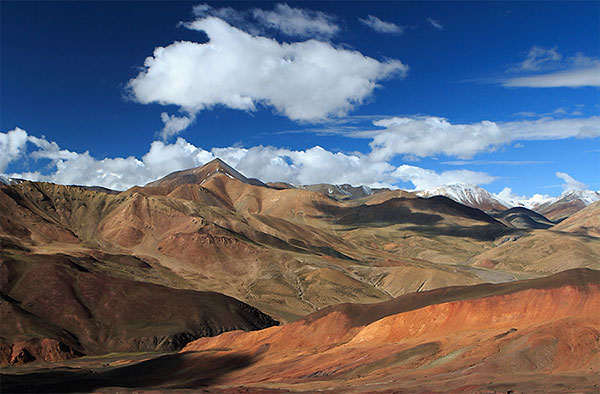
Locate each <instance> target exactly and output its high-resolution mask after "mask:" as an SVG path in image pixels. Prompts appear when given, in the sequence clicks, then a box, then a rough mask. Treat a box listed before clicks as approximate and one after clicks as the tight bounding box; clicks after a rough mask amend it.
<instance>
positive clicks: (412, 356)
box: [2, 269, 600, 393]
mask: <svg viewBox="0 0 600 394" xmlns="http://www.w3.org/2000/svg"><path fill="white" fill-rule="evenodd" d="M599 279H600V272H598V271H592V270H585V269H579V270H571V271H565V272H562V273H560V274H557V275H553V276H550V277H545V278H539V279H534V280H526V281H518V282H512V283H503V284H496V285H492V284H481V285H476V286H459V287H450V288H444V289H438V290H432V291H426V292H417V293H411V294H406V295H404V296H401V297H398V298H395V299H393V300H389V301H386V302H383V303H377V304H370V305H365V304H342V305H336V306H332V307H330V308H326V309H323V310H321V311H319V312H316V313H313V314H310V315H308V316H306V317H304V318H302V319H300V320H298V321H295V322H292V323H289V324H286V325H284V326H279V327H270V328H267V329H264V330H260V331H252V332H243V331H233V332H227V333H224V334H221V335H219V336H216V337H212V338H201V339H198V340H196V341H194V342H191V343H189V344H188V345H187V346H186V347H185V348H184V349H183V350H182V351H181V352H180V353H179V354H170V355H165V356H161V357H154V358H152V359H150V360H143V361H137V362H134V363H129V364H125V365H117V366H114V367H103V368H100V367H96V368H93V369H85V368H81V367H80V368H69V369H68V370H67V372H65V370H62V371H61V370H57V371H52V370H48V369H44V370H39V371H37V372H36V373H30V374H27V375H22V374H16V373H5V374H3V375H2V384H3V389H4V390H6V391H8V392H21V391H25V390H27V391H30V392H56V391H65V390H66V391H69V392H90V391H105V390H113V391H115V390H116V391H124V390H131V391H133V390H139V389H141V388H144V389H146V390H156V389H158V390H160V391H170V390H175V391H181V390H182V389H184V390H185V389H187V390H204V391H210V392H223V393H225V392H227V393H234V392H289V391H294V392H320V391H324V390H326V391H329V392H349V393H372V392H375V391H376V392H382V393H391V392H410V393H414V392H439V391H440V388H442V390H443V391H444V392H477V393H480V392H481V393H483V392H494V393H510V392H515V393H519V392H522V393H529V392H536V393H537V392H539V393H542V392H543V393H550V392H564V388H565V387H569V389H568V390H569V391H574V392H594V391H595V385H597V382H598V374H599V373H600V363H599V361H600V360H599V358H598V343H597V340H598V329H597V327H598V325H599V324H600V317H599V316H598V313H597V311H598V309H599V308H600V280H599ZM557 389H558V390H557Z"/></svg>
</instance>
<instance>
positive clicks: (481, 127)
mask: <svg viewBox="0 0 600 394" xmlns="http://www.w3.org/2000/svg"><path fill="white" fill-rule="evenodd" d="M373 124H374V125H376V126H379V127H382V128H384V130H378V131H371V132H366V133H363V134H362V135H363V136H365V137H369V138H372V139H373V140H372V141H371V143H370V145H371V148H372V152H371V155H372V156H373V158H374V159H376V160H388V159H390V158H392V157H394V156H396V155H398V154H402V155H411V156H417V157H426V156H434V155H438V154H444V155H447V156H457V157H460V158H470V157H472V156H473V155H475V154H476V153H479V152H482V151H486V150H492V149H493V148H494V147H497V146H499V145H502V144H505V143H507V142H508V141H509V140H510V138H509V136H507V135H506V134H505V133H503V132H502V130H501V129H500V127H499V126H498V125H497V124H496V123H494V122H489V121H483V122H479V123H473V124H452V123H450V122H449V121H448V120H447V119H444V118H439V117H434V116H428V117H416V118H405V117H394V118H388V119H382V120H377V121H375V122H373ZM358 135H361V134H358Z"/></svg>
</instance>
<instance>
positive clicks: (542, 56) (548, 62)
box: [511, 46, 562, 71]
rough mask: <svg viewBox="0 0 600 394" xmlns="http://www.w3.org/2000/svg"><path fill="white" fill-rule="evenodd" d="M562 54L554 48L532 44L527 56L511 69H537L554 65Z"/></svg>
mask: <svg viewBox="0 0 600 394" xmlns="http://www.w3.org/2000/svg"><path fill="white" fill-rule="evenodd" d="M560 59H562V55H561V54H560V53H558V52H557V51H556V48H551V49H545V48H542V47H538V46H533V47H531V49H529V52H528V53H527V57H526V58H525V60H523V61H522V62H521V63H520V64H519V65H518V66H517V67H515V68H513V69H511V70H512V71H538V70H541V69H544V68H547V67H552V66H556V65H557V63H558V61H560Z"/></svg>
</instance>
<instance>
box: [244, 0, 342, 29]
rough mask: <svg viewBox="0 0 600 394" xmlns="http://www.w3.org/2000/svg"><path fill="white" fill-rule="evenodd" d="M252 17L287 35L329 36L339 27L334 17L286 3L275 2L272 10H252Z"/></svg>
mask: <svg viewBox="0 0 600 394" xmlns="http://www.w3.org/2000/svg"><path fill="white" fill-rule="evenodd" d="M253 15H254V17H255V18H256V19H257V20H258V21H259V22H261V23H262V24H263V25H265V26H267V27H270V28H273V29H277V30H279V31H281V32H282V33H284V34H286V35H288V36H295V37H313V36H317V37H319V36H324V37H331V36H333V35H335V34H336V33H337V32H338V31H339V30H340V28H339V27H338V26H337V24H336V23H335V18H334V17H333V16H331V15H329V14H326V13H324V12H321V11H314V10H308V9H301V8H293V7H290V6H289V5H287V4H285V3H284V4H281V3H280V4H277V5H275V8H274V9H273V10H272V11H265V10H262V9H254V10H253Z"/></svg>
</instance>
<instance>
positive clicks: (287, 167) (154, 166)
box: [0, 128, 586, 198]
mask: <svg viewBox="0 0 600 394" xmlns="http://www.w3.org/2000/svg"><path fill="white" fill-rule="evenodd" d="M9 141H10V142H9ZM27 142H29V143H30V145H29V146H30V147H32V148H33V149H32V150H31V151H30V152H27V150H26V147H27ZM0 147H2V148H3V149H4V151H5V152H12V153H10V154H7V155H4V156H2V159H3V161H2V162H0V164H2V167H0V168H2V170H1V171H0V173H4V172H5V171H6V169H7V168H8V165H9V164H10V163H12V162H16V161H18V160H20V159H23V158H24V159H25V160H26V159H28V158H33V159H40V158H44V159H49V160H50V161H51V163H50V165H48V166H47V171H48V172H47V173H41V172H39V171H37V172H24V173H10V174H4V175H7V176H9V177H13V178H25V179H32V180H41V181H49V182H54V183H59V184H69V185H71V184H75V185H88V186H92V185H93V186H104V187H108V188H111V189H116V190H124V189H127V188H129V187H132V186H134V185H144V184H146V183H148V182H151V181H153V180H156V179H158V178H160V177H162V176H165V175H167V174H169V173H171V172H173V171H177V170H182V169H187V168H192V167H197V166H200V165H203V164H205V163H207V162H208V161H210V160H212V159H214V158H216V157H220V158H221V159H223V160H225V161H226V162H228V163H229V164H230V165H232V166H233V167H235V168H236V169H238V170H239V171H241V172H242V173H243V174H244V175H246V176H248V177H253V178H259V179H261V180H263V181H265V182H271V181H284V182H289V183H293V184H314V183H334V184H343V183H349V184H352V185H367V186H371V187H394V186H393V185H395V184H396V183H397V182H398V181H399V180H401V181H403V182H411V183H412V184H413V185H414V186H415V188H416V189H433V188H435V187H438V186H441V185H446V184H452V183H468V184H475V185H483V184H488V183H490V182H493V181H494V180H495V179H496V177H494V176H492V175H489V174H487V173H485V172H477V171H470V170H465V169H459V170H450V171H443V172H441V173H438V172H436V171H434V170H431V169H426V168H421V167H416V166H412V165H401V166H400V167H395V166H393V165H392V164H390V163H389V161H388V160H387V159H382V158H381V157H377V155H374V154H368V155H367V154H362V153H342V152H331V151H328V150H326V149H324V148H322V147H319V146H315V147H312V148H309V149H306V150H290V149H283V148H276V147H271V146H266V147H265V146H254V147H250V148H243V147H225V148H212V149H211V150H205V149H203V148H201V147H197V146H195V145H193V144H191V143H189V142H187V141H186V140H184V139H183V138H178V139H177V140H176V141H175V142H174V143H166V142H163V141H154V142H152V144H151V145H150V148H149V150H148V152H147V153H146V154H144V155H143V156H142V157H141V158H136V157H133V156H130V157H125V158H121V157H116V158H104V159H96V158H94V157H92V156H91V155H90V154H89V153H88V152H83V153H77V152H72V151H69V150H65V149H61V148H60V147H59V146H58V144H56V143H55V142H52V141H48V140H46V139H45V138H43V137H42V138H38V137H35V136H31V135H28V134H27V132H25V131H24V130H22V129H19V128H16V129H15V130H11V131H10V132H8V133H0ZM502 163H504V162H502ZM510 164H512V163H510ZM556 175H557V176H558V177H560V178H562V179H563V180H564V181H565V186H564V187H565V189H566V190H569V189H582V188H585V187H586V185H584V184H583V183H581V182H578V181H577V180H575V179H573V178H572V177H570V176H569V175H568V174H564V173H557V174H556ZM515 198H516V197H515Z"/></svg>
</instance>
